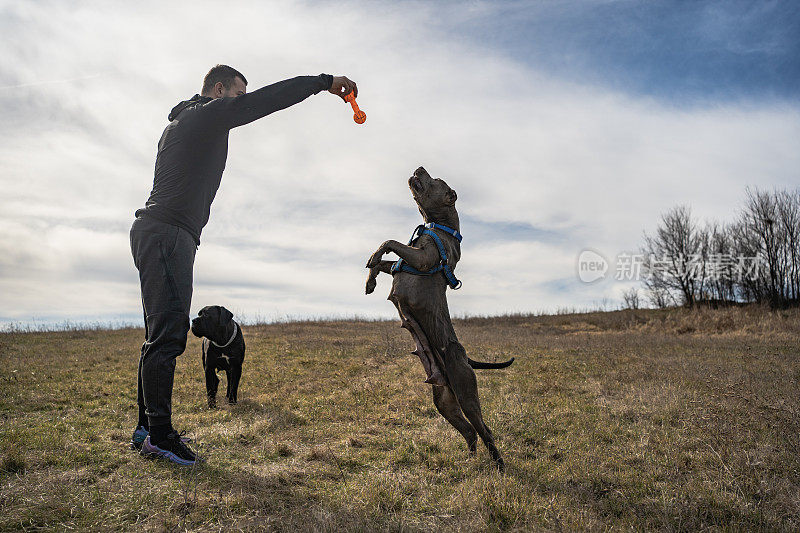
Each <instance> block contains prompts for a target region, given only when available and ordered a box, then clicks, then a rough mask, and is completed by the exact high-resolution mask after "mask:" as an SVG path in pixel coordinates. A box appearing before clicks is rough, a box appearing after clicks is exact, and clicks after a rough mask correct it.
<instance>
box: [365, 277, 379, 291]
mask: <svg viewBox="0 0 800 533" xmlns="http://www.w3.org/2000/svg"><path fill="white" fill-rule="evenodd" d="M377 285H378V282H377V281H376V280H375V278H369V279H367V286H366V289H365V291H364V292H365V294H372V292H373V291H374V290H375V287H376V286H377Z"/></svg>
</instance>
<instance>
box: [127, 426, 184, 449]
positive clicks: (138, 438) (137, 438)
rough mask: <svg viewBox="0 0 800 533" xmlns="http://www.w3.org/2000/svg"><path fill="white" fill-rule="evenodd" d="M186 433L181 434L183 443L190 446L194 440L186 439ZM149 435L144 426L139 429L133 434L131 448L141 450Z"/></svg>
mask: <svg viewBox="0 0 800 533" xmlns="http://www.w3.org/2000/svg"><path fill="white" fill-rule="evenodd" d="M185 433H186V432H185V431H181V432H180V437H181V442H182V443H184V444H189V443H190V442H192V439H190V438H189V437H186V436H185V435H184V434H185ZM149 434H150V431H149V430H148V429H146V428H145V427H144V426H139V427H137V428H136V429H135V430H134V432H133V436H131V448H133V449H134V450H141V449H142V444H144V439H146V438H147V436H148V435H149Z"/></svg>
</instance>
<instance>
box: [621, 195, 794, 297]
mask: <svg viewBox="0 0 800 533" xmlns="http://www.w3.org/2000/svg"><path fill="white" fill-rule="evenodd" d="M641 255H642V274H643V283H644V286H645V290H646V293H647V296H648V298H649V299H650V301H651V303H652V304H653V305H654V306H656V307H667V306H670V305H685V306H688V307H691V306H695V305H698V304H711V305H729V304H735V303H745V302H758V303H767V304H769V305H771V306H772V307H788V306H795V305H798V304H800V189H798V190H794V191H788V190H776V191H764V190H759V189H747V191H746V201H745V203H744V205H743V207H742V208H741V210H740V212H739V214H738V216H737V218H736V219H735V220H734V221H732V222H728V223H717V222H710V223H706V224H700V223H699V222H698V221H697V220H696V219H695V218H694V217H693V216H692V212H691V209H690V208H689V207H688V206H685V205H682V206H677V207H675V208H673V209H671V210H670V211H668V212H667V213H665V214H663V215H662V216H661V220H660V222H659V225H658V227H657V228H656V231H655V233H654V234H653V235H648V234H646V233H645V235H644V244H643V246H642V248H641ZM629 298H630V295H628V296H627V297H626V305H629V303H628V302H627V300H628V299H629ZM630 303H633V302H630ZM635 303H636V305H637V307H638V301H637V302H635Z"/></svg>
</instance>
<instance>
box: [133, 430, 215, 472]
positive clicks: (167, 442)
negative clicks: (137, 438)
mask: <svg viewBox="0 0 800 533" xmlns="http://www.w3.org/2000/svg"><path fill="white" fill-rule="evenodd" d="M140 453H141V454H142V455H144V456H150V457H161V458H163V459H166V460H167V461H171V462H173V463H175V464H179V465H183V466H192V465H194V464H195V463H196V462H198V461H199V460H200V459H199V458H198V457H197V456H196V455H195V453H194V452H193V451H192V450H191V449H189V447H188V446H186V444H184V443H183V440H182V439H181V436H180V434H179V433H178V432H177V431H173V432H172V433H170V434H169V435H167V438H166V439H164V441H163V442H159V443H158V446H156V445H155V444H152V443H151V442H150V435H148V436H147V437H146V438H145V439H144V442H143V443H142V451H141V452H140Z"/></svg>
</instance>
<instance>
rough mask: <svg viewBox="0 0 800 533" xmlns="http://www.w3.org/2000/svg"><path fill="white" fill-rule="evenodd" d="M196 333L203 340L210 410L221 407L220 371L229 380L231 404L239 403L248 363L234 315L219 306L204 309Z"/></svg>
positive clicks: (196, 324)
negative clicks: (218, 374) (244, 368)
mask: <svg viewBox="0 0 800 533" xmlns="http://www.w3.org/2000/svg"><path fill="white" fill-rule="evenodd" d="M192 333H194V335H195V336H196V337H203V368H204V369H205V372H206V394H207V395H208V406H209V407H211V408H214V407H216V406H217V387H218V386H219V378H218V377H217V371H218V370H224V371H225V373H226V374H227V376H228V392H227V393H226V394H225V397H226V398H227V399H228V403H232V404H233V403H236V400H237V398H236V394H237V392H238V390H239V380H240V379H241V377H242V363H243V362H244V335H242V328H240V327H239V324H237V323H236V321H235V320H233V313H231V312H230V311H228V310H227V309H225V308H224V307H221V306H219V305H211V306H208V307H204V308H202V309H201V310H200V312H199V313H198V316H197V318H195V319H194V320H192Z"/></svg>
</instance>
